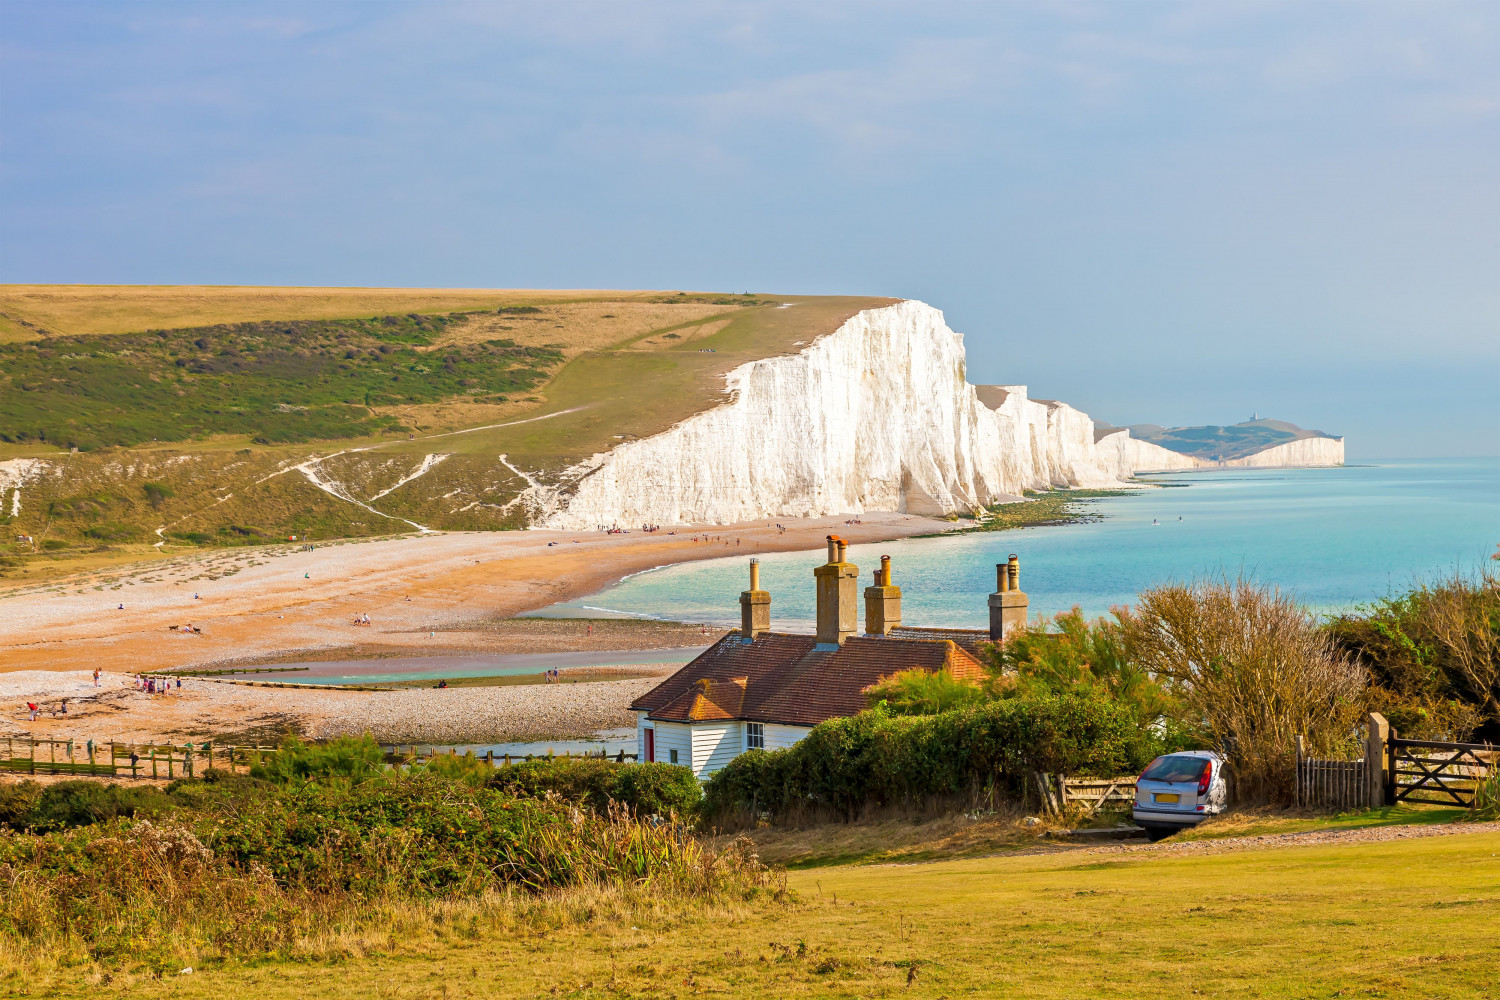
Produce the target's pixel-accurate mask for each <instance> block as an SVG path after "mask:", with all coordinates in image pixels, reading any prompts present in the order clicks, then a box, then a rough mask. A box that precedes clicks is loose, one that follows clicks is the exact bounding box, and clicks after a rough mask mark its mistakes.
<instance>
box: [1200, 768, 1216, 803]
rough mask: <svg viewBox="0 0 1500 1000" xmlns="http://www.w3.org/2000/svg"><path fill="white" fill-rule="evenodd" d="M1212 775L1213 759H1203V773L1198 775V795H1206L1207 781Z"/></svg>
mask: <svg viewBox="0 0 1500 1000" xmlns="http://www.w3.org/2000/svg"><path fill="white" fill-rule="evenodd" d="M1213 776H1214V765H1213V761H1204V762H1203V773H1202V774H1200V775H1199V776H1198V794H1199V795H1207V794H1208V783H1209V781H1211V780H1212V779H1213Z"/></svg>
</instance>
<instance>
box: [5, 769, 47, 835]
mask: <svg viewBox="0 0 1500 1000" xmlns="http://www.w3.org/2000/svg"><path fill="white" fill-rule="evenodd" d="M41 797H42V786H41V785H40V784H38V783H37V782H35V781H18V782H16V783H15V784H13V785H9V784H7V785H0V824H4V825H5V826H8V827H10V828H12V829H14V830H22V829H25V827H26V820H27V818H28V817H30V816H31V810H32V809H33V808H35V807H36V803H37V799H39V798H41Z"/></svg>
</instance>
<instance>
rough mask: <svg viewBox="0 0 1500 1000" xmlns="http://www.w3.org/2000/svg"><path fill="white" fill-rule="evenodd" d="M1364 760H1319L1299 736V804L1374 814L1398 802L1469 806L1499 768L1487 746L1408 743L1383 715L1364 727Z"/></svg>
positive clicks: (1495, 751) (1498, 754)
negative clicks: (1375, 809)
mask: <svg viewBox="0 0 1500 1000" xmlns="http://www.w3.org/2000/svg"><path fill="white" fill-rule="evenodd" d="M1364 750H1365V752H1364V756H1363V757H1360V758H1356V759H1353V760H1317V759H1314V758H1311V757H1309V756H1307V753H1306V749H1305V744H1304V741H1303V738H1302V737H1301V736H1298V737H1297V774H1296V788H1297V804H1298V805H1301V806H1311V807H1313V808H1323V809H1369V808H1373V807H1375V806H1381V805H1387V806H1390V805H1395V804H1396V803H1398V802H1435V803H1442V804H1446V805H1457V806H1464V807H1467V806H1470V805H1472V804H1473V802H1474V794H1475V791H1476V790H1477V788H1478V787H1479V785H1480V784H1481V783H1482V782H1483V781H1485V780H1486V778H1488V777H1489V776H1490V775H1491V774H1493V773H1494V771H1495V768H1496V766H1497V765H1500V747H1495V746H1491V745H1490V744H1488V743H1446V742H1440V741H1436V740H1403V739H1401V738H1400V737H1399V736H1398V735H1397V733H1396V731H1395V730H1393V729H1392V728H1391V726H1390V723H1389V722H1388V721H1386V719H1385V717H1384V716H1382V715H1380V714H1379V713H1378V712H1371V713H1370V715H1369V718H1368V719H1367V720H1366V724H1365V738H1364Z"/></svg>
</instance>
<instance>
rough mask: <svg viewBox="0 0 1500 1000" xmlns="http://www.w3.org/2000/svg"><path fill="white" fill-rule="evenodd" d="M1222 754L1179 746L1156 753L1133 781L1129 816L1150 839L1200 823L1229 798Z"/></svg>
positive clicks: (1222, 808)
mask: <svg viewBox="0 0 1500 1000" xmlns="http://www.w3.org/2000/svg"><path fill="white" fill-rule="evenodd" d="M1228 798H1229V796H1228V788H1227V787H1226V785H1225V782H1224V758H1223V756H1221V755H1220V754H1217V753H1214V752H1213V751H1211V750H1181V751H1178V752H1177V753H1169V754H1167V755H1166V756H1164V757H1158V758H1156V759H1155V760H1153V761H1152V762H1151V765H1150V766H1149V767H1147V768H1146V770H1144V771H1142V772H1141V776H1140V778H1138V779H1137V780H1136V783H1135V807H1134V808H1133V809H1131V811H1130V816H1131V818H1132V819H1134V820H1135V821H1136V823H1138V824H1139V825H1140V826H1141V827H1142V828H1143V829H1144V830H1145V831H1146V836H1147V837H1150V838H1151V839H1152V840H1160V839H1162V838H1163V837H1170V836H1171V835H1172V834H1174V833H1176V832H1177V831H1178V830H1182V829H1185V828H1186V827H1190V826H1193V825H1194V824H1197V823H1201V822H1203V821H1204V820H1205V819H1207V818H1208V817H1209V816H1215V815H1217V814H1219V813H1221V812H1223V811H1224V806H1225V804H1226V803H1227V801H1228Z"/></svg>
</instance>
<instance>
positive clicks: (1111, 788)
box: [1036, 771, 1135, 816]
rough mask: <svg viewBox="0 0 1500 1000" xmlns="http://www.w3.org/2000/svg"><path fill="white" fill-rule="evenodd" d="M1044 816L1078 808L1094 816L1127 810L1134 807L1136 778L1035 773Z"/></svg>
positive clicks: (1131, 776)
mask: <svg viewBox="0 0 1500 1000" xmlns="http://www.w3.org/2000/svg"><path fill="white" fill-rule="evenodd" d="M1036 784H1037V789H1038V790H1039V791H1040V792H1041V796H1042V808H1043V810H1044V811H1046V812H1052V813H1066V812H1069V811H1070V810H1072V809H1075V808H1081V809H1082V810H1083V811H1084V812H1085V813H1086V814H1087V815H1089V816H1093V815H1096V814H1098V813H1099V812H1100V811H1101V810H1104V809H1111V808H1113V809H1124V810H1127V811H1128V810H1129V809H1130V807H1131V806H1132V805H1133V804H1134V803H1135V776H1134V775H1129V776H1126V777H1122V778H1069V777H1068V776H1067V775H1062V774H1056V775H1054V774H1043V773H1042V772H1040V771H1038V772H1037V773H1036Z"/></svg>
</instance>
